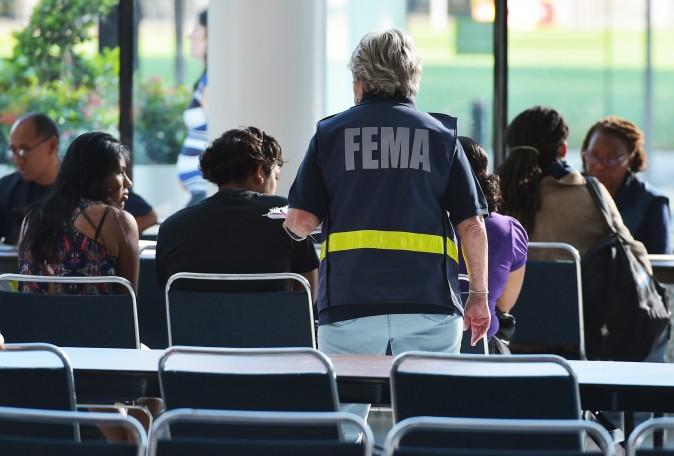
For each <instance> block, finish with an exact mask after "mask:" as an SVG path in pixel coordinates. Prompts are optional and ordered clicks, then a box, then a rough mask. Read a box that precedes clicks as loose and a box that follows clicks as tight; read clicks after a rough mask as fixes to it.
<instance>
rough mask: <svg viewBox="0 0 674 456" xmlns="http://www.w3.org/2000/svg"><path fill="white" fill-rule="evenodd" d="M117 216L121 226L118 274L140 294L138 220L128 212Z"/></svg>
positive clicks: (120, 212)
mask: <svg viewBox="0 0 674 456" xmlns="http://www.w3.org/2000/svg"><path fill="white" fill-rule="evenodd" d="M115 215H116V216H117V217H116V219H117V221H118V224H119V237H118V246H119V250H118V252H119V253H118V257H117V261H118V262H117V265H118V271H117V272H118V274H119V275H120V276H122V277H124V278H125V279H127V280H128V281H129V282H131V286H132V287H133V291H135V292H138V270H139V269H140V260H139V258H138V225H137V224H136V219H134V218H133V216H132V215H131V214H129V213H128V212H126V211H123V210H117V211H115Z"/></svg>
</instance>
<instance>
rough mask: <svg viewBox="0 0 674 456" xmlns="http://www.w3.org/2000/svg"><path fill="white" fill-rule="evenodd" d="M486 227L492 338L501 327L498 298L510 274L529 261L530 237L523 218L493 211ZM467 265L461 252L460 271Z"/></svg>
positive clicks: (490, 334)
mask: <svg viewBox="0 0 674 456" xmlns="http://www.w3.org/2000/svg"><path fill="white" fill-rule="evenodd" d="M485 225H486V228H487V244H488V246H489V266H488V268H487V273H488V274H489V275H488V278H487V281H488V282H487V283H488V286H489V300H488V302H489V312H491V324H490V325H489V331H487V337H489V338H491V337H492V336H493V335H494V334H496V332H497V331H498V328H499V326H498V318H496V300H497V299H498V298H500V297H501V294H502V293H503V289H504V288H505V285H506V282H507V281H508V274H510V273H511V272H512V271H515V270H517V269H519V268H521V267H522V266H524V263H526V261H527V243H528V242H529V237H528V236H527V232H526V231H525V230H524V228H523V227H522V225H521V224H520V222H518V221H517V220H515V219H514V218H512V217H510V216H507V215H501V214H497V213H496V212H491V213H490V214H489V217H488V218H487V219H485ZM465 271H466V266H465V264H464V262H463V256H462V255H459V272H460V273H463V274H465Z"/></svg>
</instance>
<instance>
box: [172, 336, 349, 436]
mask: <svg viewBox="0 0 674 456" xmlns="http://www.w3.org/2000/svg"><path fill="white" fill-rule="evenodd" d="M335 378H336V377H335V373H334V370H333V368H332V363H331V362H330V360H329V359H328V358H327V357H326V356H325V355H323V354H322V353H320V352H318V351H317V350H314V349H311V348H286V349H281V348H277V349H227V348H206V347H171V348H169V349H167V350H166V352H165V354H164V355H163V356H162V357H161V358H160V360H159V386H160V388H161V392H162V397H163V399H164V402H165V404H166V409H167V410H175V409H178V408H200V409H221V410H249V411H282V412H335V411H337V410H338V406H339V399H338V396H337V384H336V380H335ZM183 426H184V427H186V426H187V425H183ZM311 431H312V432H313V431H316V435H317V436H318V437H320V438H323V437H332V438H334V437H335V435H336V434H337V432H336V431H335V428H334V427H333V428H330V429H326V428H321V429H312V430H311ZM242 432H246V431H245V430H243V431H242Z"/></svg>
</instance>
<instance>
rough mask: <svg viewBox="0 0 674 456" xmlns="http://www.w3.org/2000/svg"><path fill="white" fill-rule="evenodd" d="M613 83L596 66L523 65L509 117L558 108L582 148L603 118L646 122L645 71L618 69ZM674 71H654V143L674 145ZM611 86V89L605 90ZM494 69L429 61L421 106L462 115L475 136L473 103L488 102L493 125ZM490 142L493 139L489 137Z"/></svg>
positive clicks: (512, 76)
mask: <svg viewBox="0 0 674 456" xmlns="http://www.w3.org/2000/svg"><path fill="white" fill-rule="evenodd" d="M609 75H610V78H611V79H610V81H609V82H608V84H607V83H605V81H604V78H605V74H604V72H603V71H602V70H601V69H596V68H569V67H557V68H555V67H543V68H540V67H530V68H527V67H523V66H514V67H511V68H510V72H509V106H508V108H509V109H508V112H509V116H508V117H509V119H512V117H514V116H515V115H516V114H517V113H519V112H520V111H522V110H524V109H526V108H528V107H531V106H533V105H536V104H540V105H547V106H552V107H554V108H556V109H557V110H559V111H560V112H561V113H562V114H563V115H564V116H565V118H566V119H567V122H568V123H569V126H570V130H571V134H570V138H569V146H570V147H572V148H578V147H580V143H581V141H582V138H583V136H584V135H585V132H586V131H587V130H588V128H589V127H590V126H591V125H592V124H593V123H594V122H595V121H597V120H598V119H599V118H601V117H603V116H605V115H608V114H617V115H620V116H623V117H626V118H628V119H631V120H633V121H635V122H636V123H637V124H641V123H642V119H643V101H642V100H643V75H642V72H641V71H640V70H636V69H633V70H630V69H622V70H613V71H611V72H610V73H609ZM672 81H674V70H659V71H657V72H656V73H655V75H654V93H655V100H656V102H655V104H654V107H653V108H654V128H655V137H654V138H653V139H654V146H655V147H656V148H660V149H674V128H672V126H673V123H674V114H673V111H672V106H674V84H673V83H672ZM606 89H608V90H606ZM492 93H493V88H492V68H489V67H487V68H485V67H482V66H479V67H464V66H452V65H425V67H424V73H423V76H422V80H421V90H420V92H419V95H418V97H417V103H418V105H419V107H420V108H422V109H424V110H427V111H437V112H445V113H450V114H452V115H455V116H457V117H458V118H459V129H460V132H461V134H466V135H468V134H470V127H471V126H470V119H471V117H470V115H471V103H472V102H474V101H475V100H482V101H483V102H485V103H486V104H487V113H488V114H489V118H488V119H487V129H488V130H490V129H491V122H492V119H491V116H490V114H491V113H490V110H491V103H492ZM484 142H485V143H486V144H487V145H489V144H491V137H487V138H485V139H484Z"/></svg>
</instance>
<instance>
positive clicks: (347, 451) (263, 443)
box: [148, 409, 374, 456]
mask: <svg viewBox="0 0 674 456" xmlns="http://www.w3.org/2000/svg"><path fill="white" fill-rule="evenodd" d="M177 423H182V424H184V423H192V424H200V425H202V426H204V425H208V427H213V426H219V427H223V428H240V427H249V428H254V429H255V430H256V431H257V433H256V434H255V435H254V437H250V438H245V439H228V438H219V439H213V438H212V437H211V436H210V435H208V436H204V437H201V438H199V436H198V434H197V435H196V436H191V437H177V438H171V432H170V431H171V427H172V425H173V426H174V427H175V424H177ZM312 426H314V427H315V426H321V427H325V426H351V427H355V428H356V429H358V432H359V433H360V434H362V435H363V439H362V440H361V441H360V442H345V441H342V440H340V439H328V440H324V439H314V438H312V437H313V436H309V437H308V438H303V437H302V435H301V434H300V435H299V436H298V435H297V434H293V435H292V438H287V437H284V436H283V435H279V434H278V433H276V432H272V433H271V434H272V436H271V437H270V436H269V435H268V433H267V432H266V431H268V430H272V429H279V428H281V429H287V428H289V427H300V428H303V429H305V428H307V427H312ZM223 434H231V432H223ZM174 437H175V433H174ZM373 444H374V437H373V435H372V431H371V430H370V427H369V426H368V425H367V424H366V423H365V422H364V421H363V420H362V419H361V418H360V417H358V416H356V415H354V414H351V413H343V412H245V411H231V410H230V411H225V410H193V409H178V410H172V411H170V412H166V413H164V414H163V415H162V416H160V417H159V418H158V419H157V421H156V422H155V423H154V425H153V426H152V432H151V433H150V446H149V450H148V456H173V455H176V456H177V455H183V454H227V455H229V456H244V455H246V456H248V455H251V454H274V455H277V456H314V455H320V454H329V455H334V456H369V455H371V454H372V448H373Z"/></svg>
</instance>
